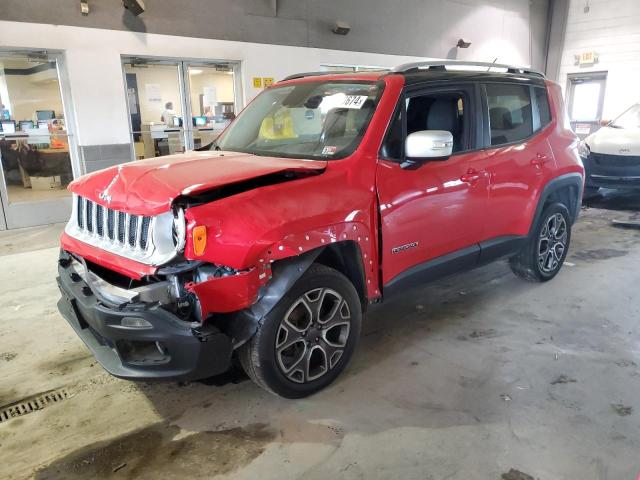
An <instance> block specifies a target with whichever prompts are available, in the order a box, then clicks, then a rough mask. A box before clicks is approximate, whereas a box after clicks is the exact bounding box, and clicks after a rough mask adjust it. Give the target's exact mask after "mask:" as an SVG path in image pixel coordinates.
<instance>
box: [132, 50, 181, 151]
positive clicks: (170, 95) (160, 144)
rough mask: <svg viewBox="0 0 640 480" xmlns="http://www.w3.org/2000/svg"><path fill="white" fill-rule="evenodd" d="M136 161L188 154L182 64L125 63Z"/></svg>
mask: <svg viewBox="0 0 640 480" xmlns="http://www.w3.org/2000/svg"><path fill="white" fill-rule="evenodd" d="M124 74H125V81H126V86H127V99H128V103H129V117H130V126H131V136H132V137H133V146H134V151H135V156H136V160H138V159H142V158H151V157H161V156H164V155H173V154H174V153H182V152H184V151H185V136H184V115H183V104H184V102H183V100H182V99H183V97H184V90H183V88H182V84H183V81H182V70H181V68H180V66H179V64H178V62H163V61H151V60H146V59H144V60H143V59H130V60H125V62H124Z"/></svg>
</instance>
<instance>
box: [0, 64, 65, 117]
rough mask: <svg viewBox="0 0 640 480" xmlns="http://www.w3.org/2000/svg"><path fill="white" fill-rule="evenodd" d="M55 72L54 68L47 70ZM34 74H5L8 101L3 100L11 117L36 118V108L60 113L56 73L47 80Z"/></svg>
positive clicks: (60, 103) (60, 100)
mask: <svg viewBox="0 0 640 480" xmlns="http://www.w3.org/2000/svg"><path fill="white" fill-rule="evenodd" d="M49 72H52V73H54V74H55V70H49ZM36 77H37V76H36V75H5V76H4V78H5V80H6V83H7V90H8V95H7V98H8V102H7V101H6V100H3V102H4V103H5V105H6V107H7V108H10V110H11V118H12V119H14V120H16V121H20V120H34V121H35V120H36V110H53V111H55V112H56V115H57V116H60V114H62V113H63V112H62V99H61V98H60V85H59V83H58V82H57V78H55V77H57V75H52V76H51V78H48V79H47V80H44V79H40V78H39V77H37V78H36Z"/></svg>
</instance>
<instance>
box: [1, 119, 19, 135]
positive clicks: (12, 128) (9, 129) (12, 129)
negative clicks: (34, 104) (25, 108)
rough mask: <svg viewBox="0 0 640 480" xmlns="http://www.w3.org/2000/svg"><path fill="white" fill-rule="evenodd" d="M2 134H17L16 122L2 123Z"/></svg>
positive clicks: (7, 121) (4, 121)
mask: <svg viewBox="0 0 640 480" xmlns="http://www.w3.org/2000/svg"><path fill="white" fill-rule="evenodd" d="M0 126H1V127H2V133H16V122H15V121H14V120H2V122H0Z"/></svg>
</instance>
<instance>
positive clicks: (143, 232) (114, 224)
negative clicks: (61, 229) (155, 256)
mask: <svg viewBox="0 0 640 480" xmlns="http://www.w3.org/2000/svg"><path fill="white" fill-rule="evenodd" d="M77 202H78V203H77V205H76V209H77V224H78V229H79V230H80V231H81V232H83V233H85V234H91V235H92V236H93V237H94V238H95V237H98V238H99V239H102V240H107V241H109V242H111V243H113V244H114V245H115V246H117V247H122V248H130V249H134V250H138V251H142V252H144V251H146V250H147V249H148V248H149V246H150V245H151V240H150V238H149V237H150V236H151V228H150V227H151V217H145V216H142V215H131V214H128V213H124V212H120V211H117V210H113V209H111V208H107V207H104V206H102V205H99V204H97V203H95V202H93V201H91V200H88V199H86V198H84V197H80V196H79V197H78V200H77Z"/></svg>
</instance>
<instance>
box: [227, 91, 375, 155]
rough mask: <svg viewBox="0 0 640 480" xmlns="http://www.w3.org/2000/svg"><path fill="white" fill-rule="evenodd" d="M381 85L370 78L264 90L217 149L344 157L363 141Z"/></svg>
mask: <svg viewBox="0 0 640 480" xmlns="http://www.w3.org/2000/svg"><path fill="white" fill-rule="evenodd" d="M381 91H382V87H381V85H380V84H373V83H370V82H336V81H333V82H311V83H299V84H296V85H289V86H283V87H274V88H270V89H268V90H265V91H264V92H263V93H261V94H260V95H259V96H258V97H257V98H256V99H255V100H254V101H253V102H251V103H250V104H249V106H248V107H247V108H245V109H244V111H243V112H242V113H241V114H240V116H239V117H238V118H237V119H236V120H235V121H234V122H233V123H232V124H231V125H229V127H228V128H227V130H226V131H225V132H224V133H223V134H222V135H221V136H220V138H219V139H218V140H217V142H215V143H216V145H215V148H219V149H221V150H231V151H236V152H246V153H252V154H255V155H264V156H275V157H290V158H322V159H331V158H343V157H345V156H347V155H349V154H351V153H352V152H353V151H354V150H355V149H356V148H357V147H358V144H359V143H360V140H362V137H363V135H364V133H365V131H366V128H367V125H368V124H369V121H370V120H371V117H372V115H373V112H374V110H375V107H376V105H377V103H378V100H379V98H380V94H381Z"/></svg>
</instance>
